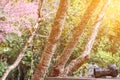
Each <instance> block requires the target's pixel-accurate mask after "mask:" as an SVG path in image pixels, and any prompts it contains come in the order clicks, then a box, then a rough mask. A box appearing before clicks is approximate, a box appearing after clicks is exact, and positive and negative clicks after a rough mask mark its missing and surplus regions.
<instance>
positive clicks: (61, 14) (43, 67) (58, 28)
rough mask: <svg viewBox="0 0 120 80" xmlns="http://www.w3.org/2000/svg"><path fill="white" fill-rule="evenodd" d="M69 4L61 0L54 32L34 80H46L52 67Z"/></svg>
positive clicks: (53, 28) (65, 0)
mask: <svg viewBox="0 0 120 80" xmlns="http://www.w3.org/2000/svg"><path fill="white" fill-rule="evenodd" d="M68 3H69V0H60V4H59V9H58V11H57V14H56V18H55V21H54V24H53V27H52V31H51V33H50V36H49V38H48V42H47V44H46V46H45V49H44V51H43V54H42V56H41V60H40V62H39V63H38V65H37V68H36V70H35V73H34V75H33V80H44V77H45V75H46V72H47V70H48V67H49V65H50V61H51V58H52V56H53V54H54V52H55V49H56V45H57V42H58V40H59V38H60V36H61V32H62V29H63V24H64V19H65V16H66V12H67V9H68Z"/></svg>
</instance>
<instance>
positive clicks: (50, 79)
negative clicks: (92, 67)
mask: <svg viewBox="0 0 120 80" xmlns="http://www.w3.org/2000/svg"><path fill="white" fill-rule="evenodd" d="M45 80H120V78H80V77H47V78H45Z"/></svg>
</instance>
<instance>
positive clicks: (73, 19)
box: [0, 0, 120, 80]
mask: <svg viewBox="0 0 120 80" xmlns="http://www.w3.org/2000/svg"><path fill="white" fill-rule="evenodd" d="M16 1H17V0H16ZM25 1H26V2H27V3H32V2H34V1H37V0H25ZM90 2H91V0H71V3H70V7H69V9H68V12H67V17H66V22H65V24H64V29H63V31H62V36H61V38H60V41H59V43H58V46H57V50H56V52H55V54H54V57H53V60H52V62H51V66H52V64H53V63H54V62H55V61H56V60H57V58H58V57H59V54H60V53H61V52H62V51H63V49H64V47H65V46H66V43H67V42H68V41H69V39H70V38H71V36H72V32H73V31H74V30H73V28H74V27H76V26H77V25H78V23H79V22H80V19H81V16H82V15H83V14H84V12H85V10H86V8H87V6H88V5H89V3H90ZM103 2H104V0H101V3H100V4H99V6H98V7H97V9H96V11H95V12H94V13H93V15H92V18H91V19H90V21H89V23H88V24H87V26H86V28H85V30H84V31H83V33H82V35H81V38H80V40H79V43H78V45H77V46H76V48H75V49H74V52H73V54H72V55H71V57H70V59H69V61H71V60H73V59H75V58H76V57H78V56H79V55H80V54H81V53H82V52H83V51H84V48H85V45H86V43H87V41H88V38H89V36H90V34H91V32H92V29H93V26H92V25H93V24H94V22H95V20H96V17H97V16H96V15H97V14H99V11H100V9H101V6H102V5H103V4H102V3H103ZM15 3H16V2H15ZM58 4H59V0H44V3H43V7H42V15H43V17H45V19H44V20H43V21H42V22H41V23H40V25H39V28H38V31H37V33H36V36H35V38H34V39H33V41H32V42H31V44H30V46H29V47H28V49H27V51H26V53H25V57H24V58H23V60H22V61H21V63H20V65H19V66H18V67H17V68H16V69H15V70H14V71H12V72H11V74H10V75H9V76H8V80H12V79H14V78H15V79H14V80H20V79H21V80H23V79H25V80H30V79H31V77H32V74H33V71H34V68H35V66H36V64H37V62H38V61H39V59H40V56H41V53H42V51H43V49H44V46H45V43H46V41H47V38H48V35H49V33H50V31H51V28H52V24H53V21H54V17H55V14H56V11H57V9H58ZM119 5H120V1H119V0H112V3H111V5H110V7H109V9H108V10H107V12H106V15H105V17H104V19H103V21H102V25H101V27H100V29H99V33H98V36H97V38H96V41H95V43H94V46H93V48H92V51H91V56H90V60H89V61H88V62H87V63H85V64H84V65H83V66H82V67H80V68H79V69H78V70H77V71H76V72H74V73H73V76H80V75H82V77H84V76H86V75H87V69H88V64H89V63H91V62H95V63H96V64H97V65H98V66H100V67H107V66H108V64H116V65H117V67H118V69H119V71H120V62H119V61H120V37H119V36H120V13H119V12H120V6H119ZM48 14H49V15H48ZM0 15H2V13H0ZM46 15H48V16H47V17H46ZM27 17H29V16H27ZM2 19H3V18H2ZM30 21H31V24H32V25H34V24H35V22H34V21H32V19H31V20H30ZM12 24H13V25H18V24H19V23H18V24H16V22H15V23H12ZM20 31H21V33H22V35H21V36H18V35H17V34H15V33H9V34H6V35H5V40H4V41H1V42H0V77H1V76H2V74H3V72H4V71H5V69H6V68H7V67H8V66H9V65H10V64H12V63H13V62H14V61H15V59H16V57H17V56H18V54H19V52H20V51H21V50H22V48H23V46H24V43H25V42H26V41H27V39H28V37H29V35H31V32H32V28H29V29H26V28H25V27H21V28H20ZM69 61H68V63H69Z"/></svg>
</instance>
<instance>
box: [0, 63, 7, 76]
mask: <svg viewBox="0 0 120 80" xmlns="http://www.w3.org/2000/svg"><path fill="white" fill-rule="evenodd" d="M7 67H8V64H7V63H6V62H0V77H1V76H2V75H3V73H4V71H5V70H6V69H7Z"/></svg>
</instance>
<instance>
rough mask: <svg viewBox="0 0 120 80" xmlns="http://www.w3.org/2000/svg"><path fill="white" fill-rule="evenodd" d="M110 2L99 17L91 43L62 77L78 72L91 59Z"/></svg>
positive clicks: (106, 3)
mask: <svg viewBox="0 0 120 80" xmlns="http://www.w3.org/2000/svg"><path fill="white" fill-rule="evenodd" d="M110 1H111V0H106V1H105V4H104V5H103V7H102V10H101V12H100V14H99V15H98V18H97V21H96V23H95V24H94V25H93V26H94V30H93V33H92V34H91V36H90V39H89V41H88V43H87V45H86V47H85V51H84V52H83V54H82V55H80V56H79V57H78V58H76V59H75V60H72V61H71V62H70V64H69V65H68V66H67V67H66V68H65V70H64V72H63V73H62V74H61V76H67V75H68V74H70V73H71V72H73V71H74V70H77V69H78V68H79V67H80V66H81V65H82V64H83V63H84V62H85V61H87V59H89V58H88V56H89V55H90V51H91V49H92V46H93V44H94V41H95V38H96V36H97V33H98V30H99V27H100V25H101V23H102V19H103V18H104V15H105V12H106V10H107V8H108V5H109V4H110Z"/></svg>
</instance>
